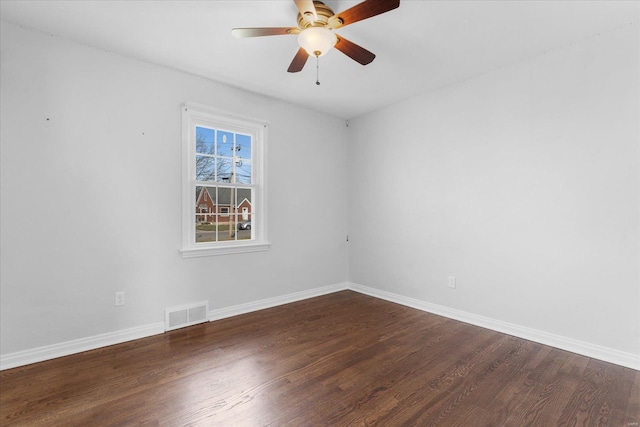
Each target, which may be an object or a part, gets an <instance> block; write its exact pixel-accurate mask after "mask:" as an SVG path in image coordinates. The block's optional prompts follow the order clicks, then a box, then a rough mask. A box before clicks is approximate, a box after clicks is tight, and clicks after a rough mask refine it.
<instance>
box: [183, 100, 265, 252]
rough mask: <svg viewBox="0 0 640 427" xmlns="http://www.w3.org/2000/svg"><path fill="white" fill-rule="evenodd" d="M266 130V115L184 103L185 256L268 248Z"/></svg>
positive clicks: (253, 250)
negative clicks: (243, 114) (260, 117)
mask: <svg viewBox="0 0 640 427" xmlns="http://www.w3.org/2000/svg"><path fill="white" fill-rule="evenodd" d="M266 136H267V123H266V122H264V121H260V120H256V119H251V118H246V117H241V116H237V115H233V114H229V113H225V112H221V111H218V110H215V109H212V108H209V107H206V106H203V105H198V104H192V103H189V104H185V105H184V106H183V108H182V138H183V160H182V162H183V196H182V212H183V219H182V222H183V224H182V234H183V236H182V251H181V252H182V256H183V257H195V256H206V255H219V254H229V253H239V252H255V251H262V250H266V249H268V247H269V243H268V242H267V229H266V225H267V221H266V217H265V214H266V199H265V193H266V191H265V177H264V166H265V165H264V157H265V156H264V149H265V144H266Z"/></svg>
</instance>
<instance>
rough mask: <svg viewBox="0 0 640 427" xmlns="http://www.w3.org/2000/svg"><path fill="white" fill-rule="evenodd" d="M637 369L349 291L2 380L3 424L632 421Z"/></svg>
mask: <svg viewBox="0 0 640 427" xmlns="http://www.w3.org/2000/svg"><path fill="white" fill-rule="evenodd" d="M638 389H640V372H638V371H635V370H632V369H628V368H623V367H620V366H616V365H612V364H608V363H605V362H600V361H597V360H590V359H589V358H586V357H583V356H579V355H575V354H571V353H568V352H565V351H561V350H558V349H554V348H551V347H548V346H543V345H541V344H537V343H533V342H530V341H526V340H522V339H519V338H515V337H510V336H508V335H505V334H501V333H498V332H494V331H490V330H486V329H482V328H478V327H476V326H472V325H468V324H464V323H461V322H456V321H453V320H450V319H446V318H443V317H440V316H436V315H432V314H429V313H424V312H421V311H419V310H414V309H411V308H408V307H404V306H400V305H397V304H393V303H389V302H386V301H382V300H379V299H376V298H372V297H369V296H365V295H361V294H357V293H354V292H350V291H344V292H338V293H334V294H330V295H325V296H321V297H317V298H313V299H309V300H305V301H300V302H296V303H292V304H287V305H284V306H280V307H274V308H271V309H267V310H261V311H258V312H254V313H250V314H247V315H243V316H236V317H233V318H229V319H223V320H220V321H216V322H211V323H208V324H203V325H197V326H193V327H190V328H185V329H180V330H176V331H172V332H169V333H166V334H163V335H158V336H154V337H150V338H145V339H142V340H137V341H132V342H129V343H124V344H120V345H116V346H111V347H107V348H102V349H97V350H93V351H89V352H85V353H81V354H77V355H72V356H68V357H64V358H60V359H56V360H50V361H47V362H42V363H38V364H34V365H29V366H24V367H20V368H16V369H11V370H6V371H2V372H0V425H2V426H5V425H6V426H47V427H50V426H69V425H91V426H103V425H104V426H112V425H113V426H134V425H135V426H138V425H145V426H191V425H193V426H212V425H222V426H227V425H238V426H305V425H313V426H317V425H331V426H347V425H354V426H357V425H380V426H399V425H411V426H413V425H439V426H446V427H449V426H457V425H459V426H465V427H466V426H474V427H476V426H494V427H495V426H543V427H547V426H563V425H567V426H569V425H585V426H589V425H594V426H612V427H613V426H615V427H618V426H622V427H635V426H634V424H633V423H638V422H640V414H639V411H640V395H639V392H638Z"/></svg>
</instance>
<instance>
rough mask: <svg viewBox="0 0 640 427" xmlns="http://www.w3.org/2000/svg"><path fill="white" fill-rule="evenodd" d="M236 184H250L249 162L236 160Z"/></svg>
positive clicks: (250, 171)
mask: <svg viewBox="0 0 640 427" xmlns="http://www.w3.org/2000/svg"><path fill="white" fill-rule="evenodd" d="M235 176H236V183H238V184H251V178H252V169H251V160H244V159H236V175H235Z"/></svg>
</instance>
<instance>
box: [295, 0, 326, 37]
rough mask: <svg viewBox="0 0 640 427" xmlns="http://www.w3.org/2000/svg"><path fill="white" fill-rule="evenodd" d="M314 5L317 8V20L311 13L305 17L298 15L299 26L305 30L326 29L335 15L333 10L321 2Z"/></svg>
mask: <svg viewBox="0 0 640 427" xmlns="http://www.w3.org/2000/svg"><path fill="white" fill-rule="evenodd" d="M313 5H314V6H315V7H316V15H317V18H316V19H315V20H314V18H313V13H310V12H309V13H305V15H302V14H301V13H298V26H299V27H300V28H301V29H303V30H304V29H305V28H309V27H326V26H327V25H328V24H329V18H330V17H332V16H333V15H334V13H333V10H331V8H330V7H329V6H327V5H326V4H324V3H322V2H321V1H314V2H313Z"/></svg>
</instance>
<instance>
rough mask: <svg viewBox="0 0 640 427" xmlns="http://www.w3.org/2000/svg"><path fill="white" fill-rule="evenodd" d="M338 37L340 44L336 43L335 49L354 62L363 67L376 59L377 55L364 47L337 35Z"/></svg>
mask: <svg viewBox="0 0 640 427" xmlns="http://www.w3.org/2000/svg"><path fill="white" fill-rule="evenodd" d="M336 37H338V42H337V43H336V45H335V48H336V49H338V50H339V51H340V52H342V53H344V54H345V55H347V56H348V57H349V58H351V59H353V60H354V61H356V62H359V63H361V64H362V65H367V64H369V63H370V62H371V61H373V60H374V59H375V58H376V55H375V54H373V53H371V52H369V51H368V50H367V49H365V48H363V47H362V46H358V45H357V44H355V43H353V42H350V41H349V40H347V39H345V38H344V37H341V36H339V35H337V34H336Z"/></svg>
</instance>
